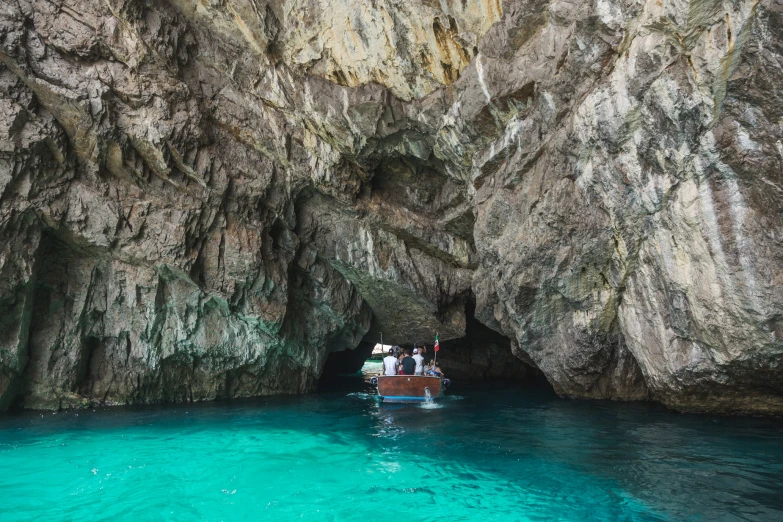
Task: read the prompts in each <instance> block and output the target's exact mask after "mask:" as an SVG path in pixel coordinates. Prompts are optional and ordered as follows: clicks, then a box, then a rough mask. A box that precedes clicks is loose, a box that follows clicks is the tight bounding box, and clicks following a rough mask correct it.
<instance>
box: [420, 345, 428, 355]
mask: <svg viewBox="0 0 783 522" xmlns="http://www.w3.org/2000/svg"><path fill="white" fill-rule="evenodd" d="M419 353H420V354H422V355H424V354H425V353H427V347H426V346H422V347H421V348H419Z"/></svg>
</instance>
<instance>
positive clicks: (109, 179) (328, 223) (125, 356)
mask: <svg viewBox="0 0 783 522" xmlns="http://www.w3.org/2000/svg"><path fill="white" fill-rule="evenodd" d="M782 34H783V3H782V2H781V1H780V0H761V1H758V0H752V1H751V0H748V1H743V0H735V1H728V0H726V1H719V0H699V1H687V0H685V1H677V2H671V1H668V0H664V1H653V0H636V1H633V0H596V1H594V2H571V1H568V0H549V1H533V0H509V1H507V2H503V3H501V2H497V1H495V0H479V1H476V2H467V3H464V2H458V1H451V0H445V1H441V2H429V1H427V2H418V3H410V2H398V1H395V0H384V1H374V2H366V1H359V2H341V1H330V2H325V1H307V2H302V1H280V0H272V1H268V2H264V1H257V0H226V1H223V2H211V1H210V2H191V1H188V0H171V1H170V2H153V1H146V2H145V1H142V0H108V1H106V2H88V1H85V0H35V1H33V0H10V1H7V2H4V3H3V4H2V5H0V409H3V408H6V407H8V406H9V405H11V404H19V405H21V406H24V407H31V408H56V407H60V406H78V405H85V404H90V403H106V404H123V403H134V402H154V401H160V400H168V401H181V400H204V399H211V398H215V397H233V396H247V395H258V394H265V393H280V392H302V391H307V390H310V389H312V388H313V386H314V385H315V383H316V381H317V379H318V378H319V375H320V372H321V370H322V367H323V364H324V361H325V360H326V357H327V354H328V353H330V352H334V351H340V350H344V349H346V348H353V347H355V346H357V345H358V344H359V343H360V341H362V339H365V341H366V342H374V341H376V340H377V339H378V336H379V335H380V333H381V332H383V334H384V340H385V341H386V342H393V343H410V342H412V341H414V340H421V339H429V338H431V337H432V334H433V333H434V332H435V331H438V332H440V334H441V338H442V339H456V338H460V337H463V336H464V335H465V328H466V317H465V306H466V303H470V302H474V301H475V303H476V318H477V319H478V320H480V321H481V322H482V323H483V324H484V325H486V326H488V327H490V328H492V329H493V330H495V331H497V332H498V333H499V334H502V335H504V336H506V337H507V338H508V339H510V341H509V344H510V347H511V351H512V352H513V353H514V355H516V356H517V357H518V358H519V359H521V360H522V361H524V362H525V363H526V364H529V365H532V366H535V367H537V368H538V370H540V371H541V372H542V373H543V374H544V375H545V376H546V378H547V379H548V380H549V381H550V382H551V383H552V385H553V387H554V388H555V390H556V391H557V392H558V393H560V394H562V395H564V396H572V397H595V398H614V399H647V398H651V399H654V400H659V401H662V402H664V403H665V404H668V405H670V406H672V407H676V408H680V409H686V410H715V411H766V412H771V411H776V412H780V411H783V366H781V364H782V363H781V361H783V359H781V357H782V356H783V298H782V297H781V295H783V292H781V288H782V287H783V279H781V276H780V273H781V270H780V268H781V265H783V240H782V239H781V238H782V237H783V222H782V220H783V145H781V143H783V95H782V94H781V92H782V91H781V89H780V85H783V39H782V38H783V37H781V35H782ZM504 353H505V352H504ZM444 355H445V354H444Z"/></svg>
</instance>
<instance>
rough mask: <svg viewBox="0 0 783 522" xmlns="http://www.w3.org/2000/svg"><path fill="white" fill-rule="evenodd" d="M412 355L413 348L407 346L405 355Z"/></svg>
mask: <svg viewBox="0 0 783 522" xmlns="http://www.w3.org/2000/svg"><path fill="white" fill-rule="evenodd" d="M410 355H411V349H410V348H405V357H410Z"/></svg>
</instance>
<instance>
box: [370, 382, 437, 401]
mask: <svg viewBox="0 0 783 522" xmlns="http://www.w3.org/2000/svg"><path fill="white" fill-rule="evenodd" d="M370 382H371V383H372V384H374V385H376V386H377V387H378V397H379V398H380V399H381V402H424V401H428V400H435V399H438V398H440V397H442V396H443V391H444V390H445V388H446V387H447V386H448V385H449V380H448V379H442V378H441V377H436V376H432V375H379V376H378V377H373V378H372V379H370Z"/></svg>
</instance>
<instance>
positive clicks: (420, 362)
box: [413, 348, 424, 375]
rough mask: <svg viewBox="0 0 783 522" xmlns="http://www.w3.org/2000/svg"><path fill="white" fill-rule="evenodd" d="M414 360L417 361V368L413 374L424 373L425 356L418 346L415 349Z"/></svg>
mask: <svg viewBox="0 0 783 522" xmlns="http://www.w3.org/2000/svg"><path fill="white" fill-rule="evenodd" d="M413 360H414V361H416V370H415V371H414V372H413V375H424V357H422V355H421V354H420V353H419V350H418V349H417V348H414V349H413Z"/></svg>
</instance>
